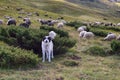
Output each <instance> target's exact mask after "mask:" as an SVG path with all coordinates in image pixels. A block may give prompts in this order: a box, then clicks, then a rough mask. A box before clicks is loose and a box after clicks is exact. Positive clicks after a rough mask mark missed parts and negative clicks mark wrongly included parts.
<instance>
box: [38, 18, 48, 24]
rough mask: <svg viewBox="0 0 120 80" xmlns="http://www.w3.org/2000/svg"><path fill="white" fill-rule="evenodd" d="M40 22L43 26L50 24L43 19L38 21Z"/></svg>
mask: <svg viewBox="0 0 120 80" xmlns="http://www.w3.org/2000/svg"><path fill="white" fill-rule="evenodd" d="M38 22H40V23H41V25H45V24H48V21H47V20H43V19H38Z"/></svg>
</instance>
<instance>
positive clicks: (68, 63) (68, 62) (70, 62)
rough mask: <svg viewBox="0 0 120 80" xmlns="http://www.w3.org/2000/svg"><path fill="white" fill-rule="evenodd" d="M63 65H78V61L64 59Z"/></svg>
mask: <svg viewBox="0 0 120 80" xmlns="http://www.w3.org/2000/svg"><path fill="white" fill-rule="evenodd" d="M63 65H65V66H71V67H74V66H78V65H79V63H78V62H75V61H64V62H63Z"/></svg>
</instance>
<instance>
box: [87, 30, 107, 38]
mask: <svg viewBox="0 0 120 80" xmlns="http://www.w3.org/2000/svg"><path fill="white" fill-rule="evenodd" d="M89 31H91V32H93V33H94V34H95V35H96V36H102V37H105V36H107V34H108V32H106V31H103V30H99V29H96V28H91V29H89Z"/></svg>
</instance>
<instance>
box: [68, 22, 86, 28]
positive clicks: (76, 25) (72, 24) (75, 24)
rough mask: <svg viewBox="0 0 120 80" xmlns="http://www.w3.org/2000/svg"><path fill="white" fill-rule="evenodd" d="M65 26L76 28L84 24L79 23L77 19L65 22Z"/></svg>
mask: <svg viewBox="0 0 120 80" xmlns="http://www.w3.org/2000/svg"><path fill="white" fill-rule="evenodd" d="M66 25H67V26H71V27H74V28H76V29H77V28H78V27H80V26H83V25H85V24H83V23H81V22H78V21H72V22H69V23H67V24H66Z"/></svg>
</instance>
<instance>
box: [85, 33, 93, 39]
mask: <svg viewBox="0 0 120 80" xmlns="http://www.w3.org/2000/svg"><path fill="white" fill-rule="evenodd" d="M92 37H94V34H93V33H92V32H85V33H84V36H83V38H92Z"/></svg>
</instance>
